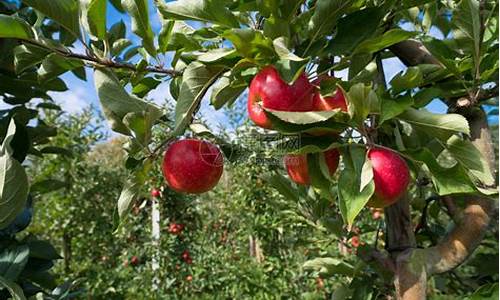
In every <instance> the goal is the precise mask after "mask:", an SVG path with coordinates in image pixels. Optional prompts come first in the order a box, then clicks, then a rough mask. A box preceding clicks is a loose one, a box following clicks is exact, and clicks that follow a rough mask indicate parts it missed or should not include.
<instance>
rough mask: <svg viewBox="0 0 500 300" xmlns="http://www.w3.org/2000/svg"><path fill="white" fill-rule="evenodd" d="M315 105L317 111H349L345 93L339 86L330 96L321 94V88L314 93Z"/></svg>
mask: <svg viewBox="0 0 500 300" xmlns="http://www.w3.org/2000/svg"><path fill="white" fill-rule="evenodd" d="M313 107H314V110H315V111H323V110H334V109H339V108H340V110H341V111H343V112H347V103H346V100H345V97H344V93H343V92H342V90H341V89H339V88H337V90H336V91H335V94H334V95H333V96H329V97H323V96H321V94H320V92H319V90H318V91H316V92H315V93H314V98H313Z"/></svg>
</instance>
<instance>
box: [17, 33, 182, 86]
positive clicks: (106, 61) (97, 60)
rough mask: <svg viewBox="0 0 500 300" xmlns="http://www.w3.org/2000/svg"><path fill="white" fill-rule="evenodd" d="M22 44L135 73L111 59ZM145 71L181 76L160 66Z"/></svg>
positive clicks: (125, 64) (133, 69)
mask: <svg viewBox="0 0 500 300" xmlns="http://www.w3.org/2000/svg"><path fill="white" fill-rule="evenodd" d="M22 42H24V43H27V44H31V45H35V46H37V47H41V48H44V49H47V50H49V51H51V52H54V53H57V54H59V55H61V56H64V57H68V58H76V59H80V60H84V61H87V62H92V63H94V64H97V65H100V66H105V67H109V68H115V69H128V70H131V71H134V72H135V71H137V67H136V66H135V65H134V64H130V63H121V62H116V61H114V60H111V59H102V58H99V57H96V56H90V55H86V54H81V53H75V52H71V51H69V50H63V49H54V48H50V47H48V46H46V45H44V44H41V43H39V42H36V41H30V40H24V41H22ZM145 70H146V71H148V72H153V73H160V74H166V75H170V76H172V77H176V76H180V75H182V73H181V72H179V71H176V70H174V69H164V68H163V67H161V66H147V67H146V68H145Z"/></svg>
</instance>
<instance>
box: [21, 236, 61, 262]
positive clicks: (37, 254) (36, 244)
mask: <svg viewBox="0 0 500 300" xmlns="http://www.w3.org/2000/svg"><path fill="white" fill-rule="evenodd" d="M27 244H28V247H29V249H30V255H29V256H30V257H33V258H40V259H47V260H53V259H61V258H62V257H61V255H59V253H58V252H57V250H56V249H55V248H54V246H52V244H51V243H49V242H48V241H41V240H30V241H28V243H27Z"/></svg>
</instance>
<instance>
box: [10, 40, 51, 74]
mask: <svg viewBox="0 0 500 300" xmlns="http://www.w3.org/2000/svg"><path fill="white" fill-rule="evenodd" d="M49 53H50V52H49V51H48V50H45V49H43V48H40V47H36V46H31V45H19V46H17V47H16V48H14V66H15V68H16V73H18V74H19V73H22V72H23V71H25V70H26V69H29V68H31V67H34V66H36V65H37V64H39V63H40V62H41V61H42V60H44V59H45V58H46V57H47V56H48V55H49Z"/></svg>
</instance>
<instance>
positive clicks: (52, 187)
mask: <svg viewBox="0 0 500 300" xmlns="http://www.w3.org/2000/svg"><path fill="white" fill-rule="evenodd" d="M67 186H68V184H67V183H66V182H64V181H61V180H57V179H44V180H41V181H37V182H35V183H33V185H31V192H32V193H40V194H45V193H50V192H53V191H57V190H59V189H62V188H65V187H67Z"/></svg>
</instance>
